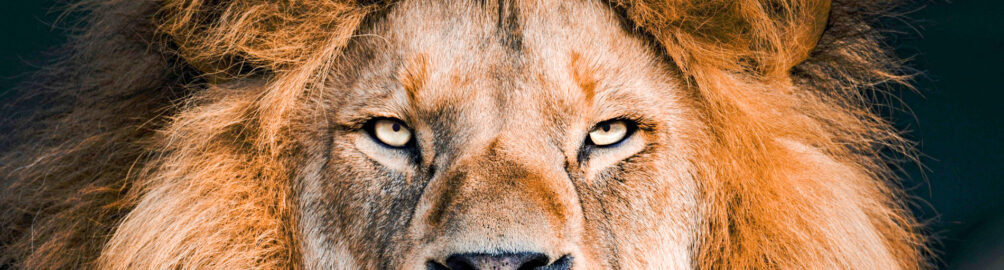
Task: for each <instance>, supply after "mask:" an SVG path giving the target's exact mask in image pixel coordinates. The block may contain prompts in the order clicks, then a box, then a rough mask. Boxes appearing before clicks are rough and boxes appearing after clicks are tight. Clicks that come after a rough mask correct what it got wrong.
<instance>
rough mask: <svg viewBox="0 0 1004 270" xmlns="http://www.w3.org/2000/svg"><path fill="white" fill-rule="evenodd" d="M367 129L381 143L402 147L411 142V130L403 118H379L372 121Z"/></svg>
mask: <svg viewBox="0 0 1004 270" xmlns="http://www.w3.org/2000/svg"><path fill="white" fill-rule="evenodd" d="M367 131H368V132H369V133H370V135H372V136H373V137H374V138H376V139H377V140H378V141H380V142H381V143H383V144H385V145H387V146H390V147H394V148H401V147H405V146H406V145H408V143H409V142H411V137H412V136H411V130H410V129H408V126H406V125H405V124H404V122H402V121H401V120H398V119H392V118H379V119H374V120H372V121H370V123H369V124H368V125H367Z"/></svg>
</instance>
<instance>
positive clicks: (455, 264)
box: [425, 252, 573, 270]
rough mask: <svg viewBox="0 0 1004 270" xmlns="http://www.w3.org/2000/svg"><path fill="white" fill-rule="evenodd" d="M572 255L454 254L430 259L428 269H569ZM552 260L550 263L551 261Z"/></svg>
mask: <svg viewBox="0 0 1004 270" xmlns="http://www.w3.org/2000/svg"><path fill="white" fill-rule="evenodd" d="M572 259H573V258H572V256H569V255H565V256H561V258H558V259H557V260H555V261H554V262H550V260H549V258H548V257H547V255H544V254H543V253H535V252H517V253H463V254H453V255H450V256H449V257H447V258H446V261H445V262H444V263H439V262H436V261H433V260H429V261H428V262H426V263H425V265H426V269H427V270H489V269H491V270H568V269H571V268H572ZM549 262H550V263H549Z"/></svg>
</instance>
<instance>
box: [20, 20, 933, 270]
mask: <svg viewBox="0 0 1004 270" xmlns="http://www.w3.org/2000/svg"><path fill="white" fill-rule="evenodd" d="M387 5H389V4H382V3H378V4H361V3H356V2H355V1H257V0H238V1H196V0H165V1H156V2H147V1H123V0H109V1H86V2H83V3H81V4H80V5H79V7H80V8H82V9H83V10H86V11H88V12H90V13H89V14H88V15H87V17H86V19H85V22H84V24H85V25H86V26H85V28H84V30H82V31H81V32H80V33H79V34H77V35H75V36H74V37H73V38H72V39H71V42H70V43H68V44H67V45H66V46H65V47H64V48H63V49H62V53H61V55H62V56H61V57H60V58H59V60H58V61H55V62H53V63H52V64H50V65H48V66H47V67H46V68H44V69H43V70H42V71H41V72H39V74H38V75H37V76H36V77H34V79H33V80H32V81H31V82H30V83H28V84H26V86H25V87H23V92H24V93H25V94H24V96H23V97H22V98H21V99H20V101H18V102H15V103H13V105H11V106H8V108H7V109H5V111H6V112H10V113H12V114H9V115H14V116H11V117H5V119H3V121H4V122H3V128H4V129H3V130H15V129H14V128H17V130H18V131H17V132H5V134H3V136H4V137H3V138H2V139H3V140H2V141H3V143H4V144H3V145H2V147H3V148H2V150H3V155H2V158H0V177H3V179H2V181H3V184H2V185H0V187H2V188H4V191H3V196H2V205H3V207H2V210H0V211H2V215H0V217H2V219H0V224H2V227H3V228H4V229H3V234H2V235H0V241H2V242H0V243H2V244H3V248H2V252H0V259H2V260H0V264H10V265H13V266H15V267H19V268H31V269H34V268H38V269H66V268H199V267H207V268H219V269H235V268H296V267H297V265H298V264H299V261H298V260H299V251H298V250H297V246H298V245H297V244H296V242H297V241H298V240H297V237H298V235H297V232H296V231H295V229H294V228H295V227H296V226H295V222H296V220H295V213H294V210H293V209H292V207H293V206H292V204H293V203H292V202H291V201H292V200H293V199H292V198H291V196H292V195H291V194H292V193H291V191H290V183H289V182H290V179H289V178H290V175H291V174H292V172H289V171H287V170H285V169H284V168H287V167H288V166H285V164H286V163H288V162H290V160H288V158H289V155H291V154H292V153H295V152H296V144H295V142H292V141H290V140H291V138H290V137H289V136H287V134H286V129H288V128H289V127H288V125H290V124H291V123H289V121H287V120H288V117H286V116H287V114H288V113H290V112H291V111H294V110H296V106H297V101H298V99H300V98H302V97H303V96H304V95H305V93H307V92H309V91H311V90H313V89H314V88H315V87H318V86H319V85H321V84H322V81H323V80H324V77H323V76H322V74H325V72H326V68H328V64H329V63H328V62H329V61H330V60H331V59H332V58H333V57H334V56H336V55H337V54H338V53H339V52H340V49H341V48H342V46H344V45H345V44H346V42H347V41H348V40H349V39H350V38H351V37H352V35H353V33H354V31H355V30H356V28H357V27H358V26H359V25H360V24H361V23H362V22H363V20H364V19H365V17H366V16H367V15H368V14H375V12H377V11H380V10H381V9H383V8H386V7H387ZM610 6H611V7H612V8H615V9H618V10H620V11H621V12H623V14H624V15H625V16H626V17H627V18H628V19H629V20H630V21H631V22H632V23H634V24H635V26H636V27H637V28H638V29H640V30H641V31H643V32H644V33H645V34H647V35H649V36H651V38H652V39H654V40H655V41H657V42H658V43H659V44H660V45H662V47H663V48H664V49H665V52H666V54H667V55H669V56H670V57H671V58H672V59H673V61H674V62H675V64H676V65H677V66H678V67H679V68H680V70H682V71H683V74H684V75H685V77H686V78H685V79H686V80H688V81H689V82H690V83H691V84H692V86H693V87H694V88H695V89H697V90H698V91H696V93H697V96H696V97H694V99H695V100H696V101H697V103H698V104H699V108H698V109H699V111H700V112H701V113H702V120H703V121H704V122H706V123H707V125H708V130H706V131H704V133H705V134H706V136H705V137H706V138H705V139H704V140H703V141H702V143H704V144H706V145H703V146H702V147H695V149H701V150H702V152H701V153H699V154H698V158H697V160H695V164H698V167H699V174H700V176H699V177H700V178H702V179H704V180H703V181H701V183H702V184H703V186H702V187H701V191H702V195H703V201H702V205H703V206H702V207H703V208H702V209H701V211H702V216H703V219H702V221H703V224H702V230H703V234H702V235H700V236H699V239H701V240H700V243H699V251H698V254H697V256H696V260H697V261H696V264H697V265H698V266H699V267H700V268H702V269H708V268H710V269H718V268H741V269H764V268H809V269H818V268H855V269H857V268H883V269H885V268H905V269H917V268H923V267H924V261H925V259H924V255H925V254H924V253H923V250H924V249H923V243H924V239H923V237H922V236H921V234H920V233H919V232H918V227H917V224H916V222H915V221H914V219H913V218H912V217H911V215H910V213H909V212H908V211H907V210H906V208H905V207H904V206H903V204H902V194H901V193H900V191H899V189H898V188H897V186H896V184H895V182H894V178H893V177H892V174H891V173H890V172H889V170H888V168H887V167H886V165H885V163H884V162H885V160H884V159H883V157H882V155H881V152H882V151H885V150H888V149H892V150H894V151H899V152H908V151H907V150H908V147H906V145H907V144H906V142H904V141H903V139H902V138H900V137H899V136H898V135H897V133H896V132H895V131H894V130H893V129H892V128H891V126H890V125H889V123H887V122H886V121H885V120H883V119H881V118H879V117H877V116H876V115H875V114H874V112H873V111H872V109H871V106H872V104H871V103H870V102H869V101H868V99H867V98H865V95H866V92H867V91H872V90H873V87H875V86H876V85H881V84H884V83H889V82H892V83H903V81H904V77H903V76H901V75H900V74H901V73H900V72H899V70H898V68H899V66H898V64H897V63H898V60H897V59H895V58H894V57H892V56H891V55H889V54H888V52H887V51H886V49H885V48H883V47H882V46H881V43H880V40H879V38H880V37H879V35H878V32H877V30H875V29H873V28H872V26H870V24H871V23H874V21H873V20H872V19H871V18H872V17H875V16H878V15H881V14H882V12H884V10H885V8H886V7H888V5H886V3H876V2H874V1H851V0H837V1H833V2H832V3H825V2H824V1H805V0H773V1H752V0H742V1H730V0H712V1H684V0H666V1H614V2H613V3H610ZM827 21H828V22H827ZM822 22H826V24H825V25H826V27H825V28H826V30H825V31H824V30H823V29H824V27H822V26H823V25H824V24H823V23H822ZM40 102H41V103H47V104H54V105H53V106H52V107H51V109H48V110H44V111H41V112H37V113H34V114H31V115H28V114H27V113H26V112H25V109H23V107H22V106H28V105H23V104H32V103H40ZM36 111H37V110H36ZM8 133H9V134H8ZM778 138H785V139H778ZM793 142H798V143H793ZM832 179H841V181H842V182H839V183H833V182H826V181H828V180H832ZM824 180H825V181H824ZM845 217H846V218H845ZM861 234H864V235H867V234H872V235H874V236H875V239H876V241H878V242H879V244H880V245H878V246H862V245H861V243H864V242H866V241H864V240H862V241H851V240H854V239H846V238H845V237H846V236H847V235H861Z"/></svg>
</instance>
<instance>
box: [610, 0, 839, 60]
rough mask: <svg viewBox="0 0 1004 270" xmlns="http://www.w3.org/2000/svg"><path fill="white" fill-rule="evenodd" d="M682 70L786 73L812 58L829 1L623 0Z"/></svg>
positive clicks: (621, 3)
mask: <svg viewBox="0 0 1004 270" xmlns="http://www.w3.org/2000/svg"><path fill="white" fill-rule="evenodd" d="M616 4H617V6H620V7H623V8H625V11H626V14H627V17H628V19H630V20H631V21H633V22H634V23H635V24H636V25H637V26H638V27H640V28H642V29H643V30H645V31H647V32H648V33H650V34H651V35H653V36H654V37H655V38H656V39H657V40H658V41H659V42H660V43H661V44H662V45H663V46H664V47H665V48H666V50H667V51H668V53H669V54H670V55H671V56H673V58H674V60H676V61H677V62H678V64H679V65H680V67H681V68H682V69H684V70H685V71H686V70H689V69H696V68H716V69H724V70H729V71H741V72H747V73H751V74H754V75H757V76H772V75H782V74H784V73H786V72H788V71H789V70H790V69H791V68H792V67H794V66H795V65H797V64H799V63H801V62H802V61H804V60H805V59H807V58H808V56H809V53H810V52H811V51H812V49H813V48H814V47H815V46H816V43H817V41H818V40H819V38H820V36H821V35H822V33H823V29H825V27H826V23H827V18H828V15H829V10H830V0H619V1H618V2H617V3H616Z"/></svg>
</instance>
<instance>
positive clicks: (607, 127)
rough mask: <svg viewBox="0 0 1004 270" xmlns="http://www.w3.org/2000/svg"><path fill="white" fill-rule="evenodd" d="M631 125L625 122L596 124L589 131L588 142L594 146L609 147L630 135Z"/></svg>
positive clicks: (614, 121)
mask: <svg viewBox="0 0 1004 270" xmlns="http://www.w3.org/2000/svg"><path fill="white" fill-rule="evenodd" d="M633 128H634V125H633V123H630V122H628V121H626V120H607V121H603V122H600V123H599V124H596V126H595V127H593V129H592V131H589V142H590V143H592V144H593V145H595V146H600V147H603V146H611V145H614V144H617V143H619V142H621V141H623V140H624V139H625V138H627V137H628V136H630V135H631V131H632V129H633Z"/></svg>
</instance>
